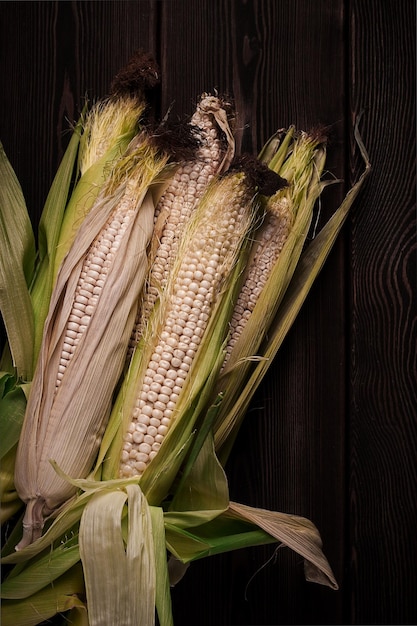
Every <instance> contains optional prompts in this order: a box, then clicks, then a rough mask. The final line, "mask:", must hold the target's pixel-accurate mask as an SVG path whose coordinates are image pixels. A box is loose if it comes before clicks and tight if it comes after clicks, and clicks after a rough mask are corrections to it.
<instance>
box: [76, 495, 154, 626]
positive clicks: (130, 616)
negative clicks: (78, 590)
mask: <svg viewBox="0 0 417 626" xmlns="http://www.w3.org/2000/svg"><path fill="white" fill-rule="evenodd" d="M125 504H127V527H126V525H125V524H124V523H123V517H124V515H125V511H124V507H125ZM79 540H80V555H81V562H82V564H83V570H84V578H85V586H86V592H87V606H88V619H89V624H90V626H103V624H106V625H107V624H118V626H153V625H154V623H155V599H156V570H155V546H154V542H153V534H152V519H151V513H150V510H149V506H148V503H147V501H146V498H145V496H144V495H143V493H142V491H141V489H140V487H139V486H138V485H129V486H127V487H126V490H125V491H122V490H120V491H112V492H101V493H97V494H95V495H94V496H93V497H92V498H91V500H90V501H89V503H88V504H87V506H86V507H85V509H84V512H83V515H82V518H81V523H80V536H79Z"/></svg>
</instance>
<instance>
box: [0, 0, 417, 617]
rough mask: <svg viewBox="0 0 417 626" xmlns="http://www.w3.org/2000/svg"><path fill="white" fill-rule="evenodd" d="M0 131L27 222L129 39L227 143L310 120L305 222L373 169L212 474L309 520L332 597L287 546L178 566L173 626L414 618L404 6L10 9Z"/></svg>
mask: <svg viewBox="0 0 417 626" xmlns="http://www.w3.org/2000/svg"><path fill="white" fill-rule="evenodd" d="M2 9H3V17H4V19H3V20H2V21H1V25H0V29H1V30H0V37H1V39H0V40H1V42H2V56H1V64H2V65H1V67H2V71H1V73H0V106H1V139H2V141H3V144H4V146H5V149H6V153H7V154H8V156H9V158H10V161H11V162H12V165H13V166H14V167H15V169H16V172H17V175H18V177H19V180H20V181H21V184H22V187H23V190H24V193H25V197H26V199H27V204H28V207H29V210H30V213H31V216H32V220H33V223H34V224H35V225H36V223H37V221H38V219H39V215H40V212H41V209H42V206H43V202H44V200H45V197H46V194H47V191H48V189H49V186H50V183H51V180H52V177H53V175H54V173H55V171H56V168H57V166H58V163H59V161H60V158H61V156H62V154H63V150H64V148H65V146H66V143H67V141H68V138H69V134H68V129H69V128H70V126H71V124H72V123H73V121H74V120H75V119H76V118H77V116H78V114H79V111H80V110H81V107H82V104H83V102H84V98H85V95H86V94H88V96H89V97H91V98H96V97H100V96H103V95H105V94H106V93H107V91H108V88H109V84H110V81H111V78H112V77H113V75H114V74H115V72H116V71H117V70H118V69H119V68H120V66H121V65H123V64H124V63H125V62H126V61H127V60H128V58H129V56H130V55H131V53H132V52H133V51H134V50H135V49H137V48H139V47H142V48H144V49H147V50H150V51H151V52H153V53H154V55H155V57H156V58H157V60H158V62H159V64H160V66H161V71H162V83H161V86H160V88H159V90H158V91H157V94H156V95H157V100H155V101H154V102H153V104H154V105H155V106H156V109H157V111H158V113H159V114H160V115H164V114H165V113H166V111H167V110H168V108H169V107H170V106H171V105H172V115H177V116H183V115H189V114H191V113H192V110H193V107H194V105H195V102H196V100H197V98H198V96H199V94H200V93H201V92H203V91H211V90H213V89H217V90H218V91H219V92H226V93H228V94H230V95H232V96H233V97H234V99H235V103H236V108H237V110H238V115H239V117H238V149H239V151H249V152H252V153H256V152H257V151H258V150H259V148H260V147H261V146H262V144H263V143H264V141H265V140H266V139H267V138H268V137H269V136H270V135H271V134H272V133H273V132H274V131H275V130H276V129H277V128H280V127H285V126H288V125H289V124H292V123H294V124H296V125H297V126H298V127H299V128H307V129H308V128H310V127H311V126H315V125H317V124H321V125H324V126H325V127H327V128H328V129H329V131H330V137H331V141H330V146H329V159H328V168H329V170H330V172H331V173H332V175H334V176H336V177H338V178H341V179H344V181H345V182H344V183H340V184H337V185H334V186H332V187H330V188H329V189H327V190H326V191H325V194H324V195H323V201H322V206H321V218H320V220H319V224H318V227H320V226H321V225H322V224H323V223H324V221H325V220H326V219H327V218H328V217H329V216H330V215H331V214H332V212H333V211H334V210H335V208H336V207H337V206H338V204H339V203H340V201H341V200H342V198H343V195H344V192H346V190H347V189H348V186H349V184H351V183H352V182H353V181H354V180H356V179H357V177H358V175H359V173H360V172H361V171H362V167H363V164H362V162H361V160H360V158H359V157H358V151H357V149H355V147H354V145H353V142H352V127H353V122H354V118H355V115H356V114H357V113H358V112H359V111H361V110H363V109H365V114H364V117H363V121H362V124H361V128H362V132H363V136H364V139H365V143H366V146H367V148H368V150H369V153H370V156H371V161H372V165H373V172H372V175H371V178H370V179H369V180H368V183H367V186H366V189H365V190H364V193H363V194H361V196H360V198H359V201H358V202H357V203H356V204H355V207H354V209H353V211H352V216H351V218H350V219H349V220H348V223H347V225H346V227H345V228H344V230H343V234H342V236H341V237H340V238H339V240H338V242H337V245H336V246H335V248H334V250H333V251H332V253H331V255H330V257H329V259H328V261H327V264H326V266H325V268H324V269H323V271H322V273H321V275H320V277H319V279H318V280H317V282H316V284H315V286H314V287H313V289H312V292H311V293H310V295H309V297H308V300H307V301H306V303H305V305H304V307H303V309H302V311H301V313H300V315H299V317H298V319H297V321H296V323H295V324H294V326H293V328H292V330H291V332H290V334H289V335H288V337H287V339H286V341H285V343H284V345H283V347H282V349H281V350H280V353H279V356H278V358H277V360H276V362H275V363H274V365H273V366H272V368H271V370H270V372H269V374H268V375H267V377H266V379H265V381H264V383H263V384H262V386H261V388H260V389H259V390H258V392H257V394H256V396H255V398H254V400H253V402H252V405H251V408H250V411H249V412H248V415H247V418H246V421H245V422H244V425H243V427H242V430H241V432H240V433H239V437H238V440H237V442H236V446H235V449H234V452H233V454H232V456H231V458H230V461H229V463H228V467H227V472H228V477H229V481H230V491H231V496H232V498H233V499H235V500H238V501H240V502H243V503H246V504H250V505H253V506H259V507H265V508H269V509H274V510H279V511H283V512H288V513H297V514H299V515H304V516H306V517H308V518H310V519H312V521H313V522H314V523H315V524H316V525H317V527H318V528H319V530H320V532H321V535H322V538H323V541H324V551H325V554H326V556H327V557H328V558H329V561H330V563H331V565H332V567H333V569H334V572H335V575H336V578H337V580H338V582H339V584H340V591H338V592H334V591H330V590H329V589H326V588H322V587H319V586H317V585H313V584H311V583H306V582H305V580H304V576H303V569H302V562H301V559H300V558H299V557H297V556H296V555H294V554H293V553H291V552H290V551H289V550H286V549H279V550H278V551H277V552H276V553H275V548H274V547H273V546H272V547H271V546H268V547H265V548H256V549H255V548H254V549H250V550H240V551H237V552H235V553H232V554H227V555H223V556H216V557H212V558H209V559H204V560H203V561H201V562H196V563H194V564H192V565H191V567H190V569H189V570H188V573H187V575H186V577H185V578H184V579H183V581H181V583H179V584H178V586H177V587H175V588H174V589H173V591H172V597H173V606H174V616H175V624H176V626H191V625H193V626H194V625H195V624H199V626H228V625H230V626H231V625H236V626H237V625H239V624H240V625H241V626H249V625H252V626H255V625H260V624H263V625H270V626H272V625H274V624H349V623H351V624H372V623H375V624H377V623H391V624H411V623H416V617H417V607H416V594H415V589H416V587H417V585H416V582H417V581H416V574H415V567H414V563H415V557H416V556H417V555H416V554H415V552H416V550H415V548H416V543H415V541H414V543H412V539H413V537H414V534H415V523H416V509H415V493H416V472H415V449H416V421H417V419H416V417H417V415H416V412H417V409H416V407H417V397H416V393H417V392H416V388H417V385H416V380H417V365H416V349H415V348H416V343H417V341H416V340H417V323H416V322H417V320H416V308H417V307H416V293H417V289H416V284H415V277H416V232H415V231H416V229H415V81H414V79H415V74H414V56H415V33H414V32H413V30H412V28H411V24H414V23H415V7H414V6H413V3H412V2H411V0H398V1H397V2H395V3H389V2H384V3H381V2H378V1H377V0H368V1H367V2H359V0H351V2H349V3H348V2H347V1H346V0H297V1H296V2H294V1H293V0H280V1H279V2H278V1H275V0H199V2H198V3H197V2H195V3H194V2H191V0H190V1H189V0H154V1H152V0H149V1H148V0H139V1H126V0H121V1H116V0H113V1H105V2H94V1H73V2H61V1H56V2H6V3H3V7H2Z"/></svg>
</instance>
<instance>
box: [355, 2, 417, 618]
mask: <svg viewBox="0 0 417 626" xmlns="http://www.w3.org/2000/svg"><path fill="white" fill-rule="evenodd" d="M415 8H416V7H415V4H414V3H413V2H406V1H400V2H396V3H380V4H378V5H374V4H373V3H363V2H356V1H354V2H353V3H352V6H351V15H350V19H351V24H352V28H351V33H352V35H351V36H352V44H351V49H352V53H353V54H352V75H351V108H352V111H353V112H354V113H358V112H359V111H361V110H362V109H363V110H364V117H363V135H364V140H365V143H366V145H367V147H368V150H369V153H370V155H371V161H372V165H373V172H372V174H371V177H370V179H369V184H368V185H367V187H366V190H365V192H364V195H363V196H362V200H361V210H358V211H356V212H355V213H354V217H353V219H352V232H351V243H350V249H351V263H352V267H351V281H352V282H351V308H352V315H351V320H350V323H351V355H352V361H351V408H350V412H351V428H350V431H351V437H350V451H351V452H350V470H349V473H350V534H351V547H350V549H351V553H350V559H351V576H352V580H351V588H352V596H351V603H352V619H353V623H356V624H366V623H379V624H387V623H388V624H411V623H413V624H415V623H416V620H417V600H416V593H415V590H416V588H417V578H416V570H415V567H411V566H410V565H411V563H412V562H413V561H415V558H416V556H417V542H416V540H415V526H416V521H417V507H416V491H417V489H416V488H417V472H416V444H417V366H416V346H417V291H416V249H417V242H416V221H415V218H416V212H415V211H416V205H415V199H416V196H415V193H416V180H415V172H416V170H415V154H416V153H415V147H416V146H415V121H416V120H415V104H416V101H415V69H414V68H415V31H413V32H412V31H411V30H410V29H409V28H408V25H409V24H411V23H415ZM370 86H372V88H370ZM352 162H353V169H354V174H356V168H357V162H355V161H354V160H353V161H352Z"/></svg>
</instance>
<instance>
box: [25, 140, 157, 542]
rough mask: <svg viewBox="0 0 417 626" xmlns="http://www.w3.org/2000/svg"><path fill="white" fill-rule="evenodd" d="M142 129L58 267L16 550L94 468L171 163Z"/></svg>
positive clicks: (29, 426) (34, 401) (31, 421)
mask: <svg viewBox="0 0 417 626" xmlns="http://www.w3.org/2000/svg"><path fill="white" fill-rule="evenodd" d="M167 158H168V157H167V156H158V155H157V153H156V151H155V149H154V148H153V147H152V146H151V145H150V144H149V142H147V141H146V139H145V138H144V137H143V136H141V137H140V138H139V139H138V141H137V143H136V144H135V145H134V146H133V147H132V149H131V154H130V155H129V156H128V157H126V158H125V159H123V160H122V161H121V162H119V165H118V167H117V168H116V169H115V171H114V172H113V177H112V179H111V180H110V181H109V183H108V185H107V187H106V190H105V193H104V194H103V195H102V196H101V197H100V198H99V200H98V201H97V202H96V204H95V206H94V208H93V209H92V211H91V212H90V213H89V215H88V217H87V218H86V220H85V221H84V223H83V225H82V226H81V228H80V230H79V231H78V233H77V237H76V240H75V242H74V245H73V246H72V248H71V250H70V252H69V254H68V255H67V257H66V258H65V260H64V262H63V264H62V266H61V270H60V272H59V275H58V280H57V285H56V288H55V290H54V292H53V295H52V299H51V307H50V312H49V314H48V318H47V321H46V325H45V333H44V338H43V342H42V346H41V352H40V357H39V362H38V366H37V368H36V371H35V376H34V380H33V383H32V390H31V393H30V396H29V399H28V405H27V410H26V414H25V419H24V423H23V428H22V433H21V437H20V440H19V446H18V451H17V460H16V470H15V484H16V489H17V491H18V493H19V496H20V498H21V499H22V500H23V501H24V502H26V503H27V507H26V513H25V517H24V521H23V538H22V541H21V542H20V543H19V544H18V546H17V549H21V548H23V547H24V546H25V545H28V544H29V543H31V542H32V541H34V540H35V539H36V538H38V537H39V536H40V534H41V531H42V527H43V524H44V519H45V518H46V517H47V516H49V515H50V514H52V513H53V512H54V511H55V510H56V509H58V508H59V507H60V506H61V505H62V504H63V503H64V502H65V501H66V500H68V499H69V498H70V497H71V496H72V495H73V494H74V493H75V488H74V487H72V486H71V484H70V483H69V482H68V481H66V480H65V479H63V478H62V477H60V476H59V475H58V474H57V473H56V472H55V470H54V469H53V467H52V465H51V463H50V460H54V461H55V462H56V463H57V464H58V466H59V467H60V468H61V470H62V471H63V472H65V473H66V474H67V475H69V476H72V477H85V476H86V475H87V474H88V472H89V471H90V469H91V466H92V463H93V461H94V458H95V456H96V454H97V450H98V447H99V444H100V439H101V436H102V433H103V429H104V427H105V424H106V421H107V418H108V416H109V413H110V407H111V400H112V394H113V391H114V387H115V385H116V383H117V381H118V378H119V376H120V373H121V370H122V368H123V363H124V358H125V354H126V349H127V344H128V340H129V335H130V330H131V327H132V324H133V320H134V316H135V312H136V302H137V299H138V297H139V292H140V290H141V288H142V285H143V282H144V279H145V275H146V268H147V258H146V248H147V245H148V243H149V241H150V238H151V234H152V229H153V214H154V202H153V198H152V194H151V191H150V189H149V186H150V185H151V184H152V183H154V182H155V180H156V177H157V176H158V175H159V174H160V173H161V171H162V169H163V167H164V165H165V164H166V162H167Z"/></svg>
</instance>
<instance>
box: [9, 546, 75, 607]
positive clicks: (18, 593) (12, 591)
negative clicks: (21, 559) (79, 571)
mask: <svg viewBox="0 0 417 626" xmlns="http://www.w3.org/2000/svg"><path fill="white" fill-rule="evenodd" d="M74 541H75V539H74V537H70V539H69V540H68V539H63V540H62V542H61V543H60V544H59V545H58V547H57V548H55V549H54V550H51V549H49V548H47V549H46V551H45V554H44V555H43V556H42V557H41V558H39V559H36V560H35V561H34V562H33V563H31V564H30V565H28V567H25V568H24V569H23V570H22V571H20V573H18V574H17V575H13V571H12V572H11V574H10V576H9V577H8V578H6V580H4V581H3V583H2V585H1V597H2V598H4V599H9V600H17V599H19V598H20V599H23V598H28V597H29V596H31V595H32V594H34V593H37V592H38V591H40V590H41V589H43V588H44V587H47V586H48V585H50V584H52V583H53V582H54V581H55V580H56V579H57V578H59V577H60V576H61V575H62V574H64V573H65V572H66V571H68V570H69V569H70V568H71V567H72V566H73V565H75V564H76V563H77V562H78V561H79V560H80V553H79V549H78V543H75V545H74ZM19 569H20V568H19Z"/></svg>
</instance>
